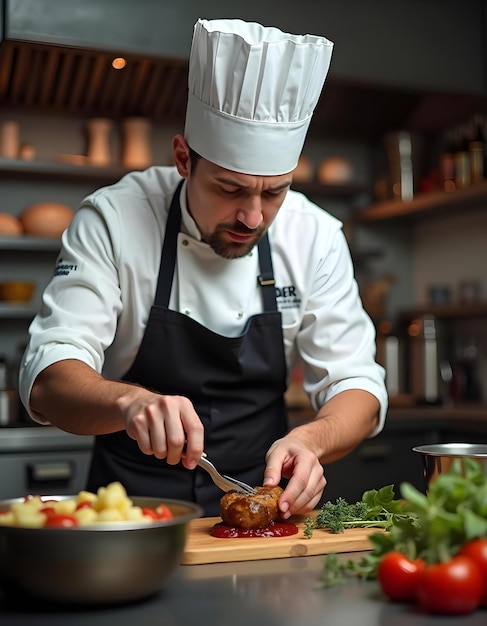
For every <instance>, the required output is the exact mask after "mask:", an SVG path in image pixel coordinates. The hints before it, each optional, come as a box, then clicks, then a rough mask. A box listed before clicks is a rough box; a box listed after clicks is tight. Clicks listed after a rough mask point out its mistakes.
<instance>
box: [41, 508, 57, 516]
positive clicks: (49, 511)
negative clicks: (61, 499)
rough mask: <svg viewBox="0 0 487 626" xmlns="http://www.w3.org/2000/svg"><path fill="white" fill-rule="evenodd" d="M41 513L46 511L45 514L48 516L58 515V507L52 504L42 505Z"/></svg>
mask: <svg viewBox="0 0 487 626" xmlns="http://www.w3.org/2000/svg"><path fill="white" fill-rule="evenodd" d="M39 511H40V513H44V515H47V517H52V516H53V515H56V509H55V508H54V507H52V506H44V507H42V509H39Z"/></svg>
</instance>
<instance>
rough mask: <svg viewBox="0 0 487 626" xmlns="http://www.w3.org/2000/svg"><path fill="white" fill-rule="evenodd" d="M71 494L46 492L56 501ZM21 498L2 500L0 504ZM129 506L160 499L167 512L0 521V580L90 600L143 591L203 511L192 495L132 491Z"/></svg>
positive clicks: (16, 588)
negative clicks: (45, 524) (130, 518)
mask: <svg viewBox="0 0 487 626" xmlns="http://www.w3.org/2000/svg"><path fill="white" fill-rule="evenodd" d="M67 497H73V496H62V497H56V496H49V497H47V496H46V498H48V499H49V498H53V499H57V500H61V499H64V498H67ZM22 500H23V499H22V498H19V499H13V500H3V501H0V510H6V509H8V508H9V506H10V504H12V503H13V502H21V501H22ZM131 500H132V502H133V504H134V505H138V506H142V507H145V506H147V507H151V508H156V507H157V506H158V505H159V504H166V505H167V506H169V508H170V509H171V511H172V513H173V516H174V517H173V519H172V520H167V521H161V522H153V523H151V524H150V525H147V524H134V523H130V522H123V523H118V524H99V525H93V526H89V527H88V526H87V527H82V526H80V527H76V528H19V527H13V526H0V584H1V585H2V586H5V587H6V588H8V589H9V590H11V591H13V592H17V593H19V592H20V593H22V594H24V593H27V594H30V595H31V596H34V597H37V598H40V599H43V600H48V601H55V602H63V603H71V604H80V605H89V604H91V605H95V604H112V603H121V602H131V601H135V600H140V599H142V598H145V597H148V596H149V595H152V594H154V593H156V592H157V591H159V590H160V589H161V586H162V583H163V582H164V581H165V580H166V579H167V578H168V577H169V575H170V574H171V573H172V571H173V570H174V569H175V568H176V566H177V565H178V564H179V563H180V561H181V557H182V554H183V550H184V545H185V541H186V529H187V525H188V522H189V521H190V520H192V519H194V518H197V517H201V515H202V512H203V511H202V509H201V508H200V507H199V506H198V505H196V504H193V503H191V502H184V501H179V500H166V499H159V498H136V497H133V498H131Z"/></svg>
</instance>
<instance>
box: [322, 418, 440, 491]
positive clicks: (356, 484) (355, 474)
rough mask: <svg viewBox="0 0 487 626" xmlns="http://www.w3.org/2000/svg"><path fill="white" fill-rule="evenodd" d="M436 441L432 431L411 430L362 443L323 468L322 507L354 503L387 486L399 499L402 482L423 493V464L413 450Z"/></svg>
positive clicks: (384, 435) (436, 436)
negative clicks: (342, 501)
mask: <svg viewBox="0 0 487 626" xmlns="http://www.w3.org/2000/svg"><path fill="white" fill-rule="evenodd" d="M437 441H438V433H437V432H435V431H433V430H427V431H425V430H423V429H417V430H413V429H411V430H408V431H407V432H402V433H397V434H396V433H394V434H389V433H387V432H384V433H381V434H380V435H378V436H377V437H375V438H373V439H368V440H366V441H364V442H362V444H361V445H359V446H358V448H356V449H355V450H354V451H353V452H352V453H350V454H349V455H348V456H346V457H345V458H343V459H340V460H339V461H336V462H335V463H331V464H330V465H327V466H325V476H326V479H327V486H326V487H325V491H324V493H323V498H322V503H323V502H326V501H328V500H330V501H332V502H333V501H335V500H336V498H338V497H342V498H345V500H347V502H356V501H358V500H360V499H361V498H362V495H363V493H364V491H367V490H369V489H380V488H381V487H384V486H386V485H390V484H393V485H394V491H395V494H396V497H397V498H398V497H400V495H401V494H400V485H401V483H402V482H409V483H411V484H412V485H414V486H415V487H416V488H417V489H419V490H421V491H423V492H424V491H425V484H424V475H423V461H422V458H421V456H420V455H419V454H418V453H416V452H413V450H412V448H413V447H414V446H418V445H423V444H428V443H435V442H437Z"/></svg>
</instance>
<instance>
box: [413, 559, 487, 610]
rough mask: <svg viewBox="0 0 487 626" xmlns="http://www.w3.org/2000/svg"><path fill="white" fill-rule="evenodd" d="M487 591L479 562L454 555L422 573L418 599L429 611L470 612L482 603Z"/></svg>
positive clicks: (418, 587) (417, 593) (417, 591)
mask: <svg viewBox="0 0 487 626" xmlns="http://www.w3.org/2000/svg"><path fill="white" fill-rule="evenodd" d="M483 592H484V582H483V580H482V574H481V572H480V570H479V568H478V567H477V565H476V564H475V563H474V562H473V561H472V560H471V559H469V558H467V557H465V556H454V557H453V558H452V559H450V560H449V561H446V562H445V563H436V564H434V565H430V566H429V567H426V568H425V569H424V570H423V572H421V574H420V576H419V580H418V586H417V590H416V598H417V600H418V602H419V604H420V606H421V607H422V608H423V609H425V610H426V611H427V612H428V613H441V614H443V615H466V614H467V613H472V612H473V611H475V609H476V608H477V607H478V606H480V600H481V598H482V594H483Z"/></svg>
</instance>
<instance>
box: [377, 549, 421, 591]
mask: <svg viewBox="0 0 487 626" xmlns="http://www.w3.org/2000/svg"><path fill="white" fill-rule="evenodd" d="M424 568H425V563H424V561H423V560H422V559H416V560H414V561H413V560H411V559H409V558H408V557H407V556H405V555H404V554H402V553H401V552H397V551H392V552H388V553H387V554H386V555H385V556H384V557H383V558H382V560H381V562H380V563H379V567H378V570H377V579H378V581H379V584H380V586H381V589H382V591H383V592H384V593H385V594H386V596H388V597H389V598H390V599H391V600H395V601H396V602H407V601H410V600H414V599H415V597H416V586H417V583H418V580H419V575H420V573H421V572H422V571H423V570H424Z"/></svg>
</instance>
